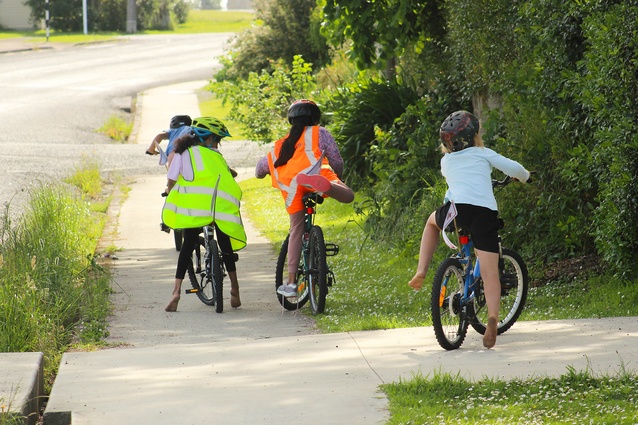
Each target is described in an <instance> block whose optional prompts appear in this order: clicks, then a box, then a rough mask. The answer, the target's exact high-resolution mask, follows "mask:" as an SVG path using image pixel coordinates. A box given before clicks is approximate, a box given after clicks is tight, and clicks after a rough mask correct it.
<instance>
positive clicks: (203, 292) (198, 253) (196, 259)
mask: <svg viewBox="0 0 638 425" xmlns="http://www.w3.org/2000/svg"><path fill="white" fill-rule="evenodd" d="M205 246H206V245H205V244H204V237H203V236H200V237H199V241H198V243H197V245H195V250H194V251H193V253H192V256H191V257H192V261H191V264H189V265H188V269H187V271H188V280H189V281H190V283H191V286H192V287H193V289H195V293H196V294H197V297H198V298H199V299H200V300H201V302H203V303H204V304H206V305H214V304H215V299H214V297H213V285H212V284H211V282H210V280H209V279H207V278H206V272H205V269H202V265H203V264H205V261H206V259H205V257H206V251H205Z"/></svg>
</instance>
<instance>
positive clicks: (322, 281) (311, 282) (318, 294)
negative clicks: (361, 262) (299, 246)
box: [308, 226, 328, 314]
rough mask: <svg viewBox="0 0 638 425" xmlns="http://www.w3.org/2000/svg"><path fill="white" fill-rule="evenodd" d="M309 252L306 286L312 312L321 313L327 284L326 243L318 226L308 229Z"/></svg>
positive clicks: (324, 304) (324, 303) (324, 302)
mask: <svg viewBox="0 0 638 425" xmlns="http://www.w3.org/2000/svg"><path fill="white" fill-rule="evenodd" d="M309 248H310V252H309V253H308V271H309V273H308V287H309V289H310V307H311V309H312V312H313V314H321V313H323V311H324V309H325V308H326V295H328V284H327V281H326V270H327V267H326V244H325V242H324V238H323V231H322V230H321V227H319V226H312V228H311V229H310V241H309Z"/></svg>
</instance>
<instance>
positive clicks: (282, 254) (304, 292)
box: [275, 235, 309, 311]
mask: <svg viewBox="0 0 638 425" xmlns="http://www.w3.org/2000/svg"><path fill="white" fill-rule="evenodd" d="M289 238H290V235H288V236H286V240H284V243H283V244H282V245H281V250H280V251H279V258H277V268H276V270H275V295H277V299H278V300H279V304H281V305H282V306H283V307H284V308H285V309H286V310H290V311H292V310H297V309H300V308H301V307H303V306H304V305H305V304H306V303H307V302H308V292H309V291H308V285H307V284H306V277H305V276H304V273H303V270H302V268H301V267H300V268H299V271H298V272H297V296H296V297H290V298H286V297H284V296H283V295H280V294H278V293H277V288H279V287H280V286H281V285H283V284H284V282H286V283H288V267H287V266H288V261H287V259H288V239H289Z"/></svg>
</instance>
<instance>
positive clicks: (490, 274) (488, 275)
mask: <svg viewBox="0 0 638 425" xmlns="http://www.w3.org/2000/svg"><path fill="white" fill-rule="evenodd" d="M476 256H477V257H478V259H479V262H480V264H481V277H482V278H483V286H484V288H485V302H486V304H487V330H486V331H485V335H483V345H484V346H485V348H492V347H494V345H495V344H496V334H497V329H496V328H497V326H498V312H499V308H500V305H501V282H500V280H499V277H498V253H496V252H488V251H481V250H479V249H477V250H476Z"/></svg>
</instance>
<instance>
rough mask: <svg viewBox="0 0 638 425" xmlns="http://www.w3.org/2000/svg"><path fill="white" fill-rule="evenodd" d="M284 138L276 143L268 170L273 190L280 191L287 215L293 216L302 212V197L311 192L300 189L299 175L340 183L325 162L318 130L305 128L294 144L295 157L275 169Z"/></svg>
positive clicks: (326, 160)
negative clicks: (319, 177) (322, 177)
mask: <svg viewBox="0 0 638 425" xmlns="http://www.w3.org/2000/svg"><path fill="white" fill-rule="evenodd" d="M284 140H285V137H284V138H282V139H279V140H277V141H276V142H275V146H274V148H273V150H272V151H270V153H268V168H269V169H270V177H271V179H272V186H273V187H275V188H277V189H279V190H281V194H282V196H283V198H284V201H285V203H286V211H288V214H294V213H296V212H298V211H301V210H303V208H304V207H303V203H302V200H301V199H302V197H303V195H304V193H307V192H311V190H310V189H308V188H306V187H304V186H299V185H297V175H298V174H300V173H303V174H319V173H321V175H323V176H325V177H326V178H328V179H329V180H335V179H338V177H337V176H336V174H335V173H334V172H333V171H332V169H331V168H330V165H329V164H328V159H326V158H325V157H324V156H323V155H322V154H321V150H320V149H319V126H311V127H306V128H305V130H304V132H303V134H302V135H301V137H300V138H299V141H297V143H296V144H295V153H294V154H293V156H292V158H290V160H289V161H288V163H286V164H285V165H281V166H279V167H277V168H275V165H274V164H275V161H276V160H277V158H278V157H279V152H280V151H281V146H282V145H283V143H284Z"/></svg>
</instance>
